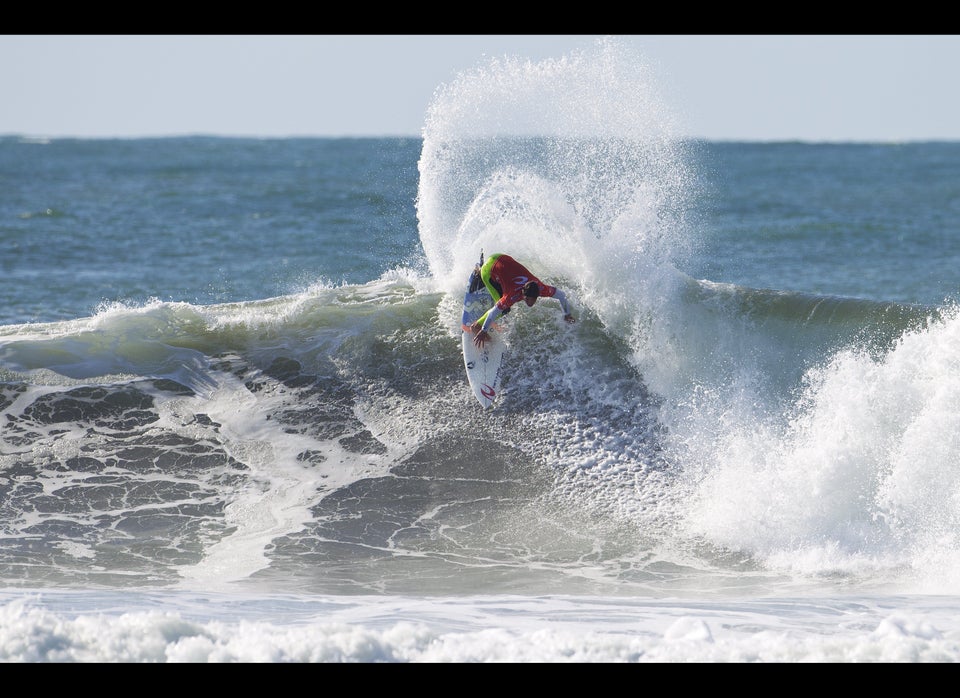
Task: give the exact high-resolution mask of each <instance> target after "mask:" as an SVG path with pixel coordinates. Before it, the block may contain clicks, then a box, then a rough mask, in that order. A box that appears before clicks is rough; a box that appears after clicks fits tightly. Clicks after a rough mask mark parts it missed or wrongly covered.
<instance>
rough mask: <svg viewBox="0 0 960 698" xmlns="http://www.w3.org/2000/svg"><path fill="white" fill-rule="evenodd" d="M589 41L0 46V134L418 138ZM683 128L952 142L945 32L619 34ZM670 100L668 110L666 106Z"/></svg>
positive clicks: (42, 42) (954, 92)
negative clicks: (481, 79)
mask: <svg viewBox="0 0 960 698" xmlns="http://www.w3.org/2000/svg"><path fill="white" fill-rule="evenodd" d="M597 38H598V37H597V36H593V35H520V34H517V35H441V34H437V35H310V36H302V35H297V36H295V35H255V36H238V35H212V36H211V35H207V36H204V35H108V36H93V35H76V36H71V35H53V36H47V35H0V134H7V135H9V134H23V135H29V136H80V137H113V136H119V137H130V136H162V135H188V134H212V135H225V136H344V135H347V136H351V135H356V136H393V135H407V136H419V135H421V132H422V129H423V126H424V122H425V116H426V113H427V109H428V107H429V105H430V103H431V99H432V97H433V94H434V91H435V90H436V89H437V88H438V87H439V86H441V85H442V84H445V83H451V82H453V81H454V80H455V78H456V76H457V75H458V73H460V72H463V71H471V70H474V69H476V68H477V67H479V66H482V65H484V64H485V63H486V62H487V61H488V60H489V59H490V58H494V57H495V58H503V57H505V56H511V57H518V58H522V59H529V60H531V61H534V62H537V61H541V60H544V59H551V58H552V59H559V58H562V57H563V56H565V55H567V54H569V53H570V52H572V51H577V50H586V49H590V48H591V47H592V46H593V45H594V44H595V43H596V40H597ZM620 40H621V41H623V42H624V43H625V44H627V45H629V46H630V48H631V49H633V50H634V51H636V52H637V53H638V54H639V55H640V56H642V58H643V60H644V61H645V62H646V63H647V64H648V65H649V67H650V69H651V70H652V71H653V72H654V74H655V75H656V76H657V84H658V85H659V86H660V88H661V89H662V91H663V92H664V94H666V95H668V96H669V99H670V100H671V107H672V108H675V109H676V110H677V111H679V112H682V115H683V125H682V130H683V131H684V133H682V134H680V135H687V136H693V137H703V138H709V139H736V140H781V139H800V140H811V141H823V140H828V141H848V140H854V141H868V140H873V141H901V140H926V139H944V140H956V139H960V77H958V75H960V36H954V35H944V36H931V35H915V36H914V35H883V36H870V35H850V36H841V35H823V36H820V35H747V36H732V35H627V36H623V37H621V39H620ZM674 102H675V103H674Z"/></svg>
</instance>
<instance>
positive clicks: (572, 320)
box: [563, 315, 577, 325]
mask: <svg viewBox="0 0 960 698" xmlns="http://www.w3.org/2000/svg"><path fill="white" fill-rule="evenodd" d="M563 319H564V320H566V322H567V323H568V324H570V325H572V324H573V323H575V322H576V321H577V319H576V318H575V317H573V315H564V316H563Z"/></svg>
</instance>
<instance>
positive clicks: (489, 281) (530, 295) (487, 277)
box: [471, 253, 576, 349]
mask: <svg viewBox="0 0 960 698" xmlns="http://www.w3.org/2000/svg"><path fill="white" fill-rule="evenodd" d="M480 278H481V279H483V284H484V286H486V287H487V290H488V291H489V292H490V295H491V296H492V297H493V300H494V306H493V307H492V308H490V310H488V311H487V312H485V313H484V314H483V315H481V316H480V318H479V319H478V320H477V321H476V322H475V323H473V326H472V328H471V329H472V330H473V333H474V337H473V343H474V344H476V345H477V346H478V347H480V348H481V349H482V348H483V345H484V342H486V341H487V340H489V339H490V335H489V334H488V333H487V328H488V327H490V324H491V323H492V322H493V321H494V320H496V319H497V318H498V317H500V316H501V315H503V314H504V313H508V312H510V308H511V307H512V306H513V304H514V303H516V302H518V301H520V300H521V299H522V300H523V301H524V302H525V303H526V304H527V307H530V308H532V307H533V304H534V303H536V302H537V298H540V297H541V296H543V297H544V298H556V299H557V300H558V301H560V307H561V308H562V309H563V319H564V320H566V321H567V322H571V323H572V322H576V320H575V319H574V317H573V314H572V313H571V312H570V304H569V303H568V302H567V297H566V295H564V293H563V291H561V290H560V289H559V288H557V287H556V286H550V285H548V284H545V283H543V282H542V281H540V279H538V278H537V277H535V276H534V275H533V274H531V273H530V271H529V270H528V269H527V268H526V267H525V266H523V265H522V264H520V262H518V261H517V260H515V259H514V258H513V257H511V256H510V255H506V254H500V253H497V254H492V255H490V257H488V258H487V261H486V262H484V263H483V266H482V267H480Z"/></svg>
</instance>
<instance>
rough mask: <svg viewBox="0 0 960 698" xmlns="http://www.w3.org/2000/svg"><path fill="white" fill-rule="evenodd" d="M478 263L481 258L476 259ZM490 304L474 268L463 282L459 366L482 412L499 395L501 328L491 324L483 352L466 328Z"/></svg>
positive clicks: (477, 271) (502, 341)
mask: <svg viewBox="0 0 960 698" xmlns="http://www.w3.org/2000/svg"><path fill="white" fill-rule="evenodd" d="M480 259H481V261H482V260H483V256H482V255H481V257H480ZM492 305H493V297H492V296H491V295H490V292H489V291H488V290H487V287H486V286H484V285H483V280H482V279H481V278H480V265H479V264H478V265H476V266H475V267H474V269H473V272H472V273H471V274H470V280H469V281H468V282H467V291H466V293H464V295H463V316H462V318H461V321H460V326H461V329H462V336H461V343H462V344H463V365H464V366H465V367H466V369H467V381H468V382H469V383H470V388H471V389H472V390H473V394H474V395H475V396H476V397H477V402H479V403H480V406H481V407H483V408H484V409H489V408H491V407H493V403H494V401H495V400H496V399H497V397H498V396H499V394H500V383H501V380H502V378H503V374H502V369H503V354H504V352H505V351H506V344H505V342H504V336H503V329H502V328H501V327H500V326H499V325H497V323H494V324H493V325H492V326H491V327H490V328H489V329H488V333H489V334H490V341H489V342H485V343H484V345H483V349H478V348H477V347H476V345H475V344H474V343H473V331H472V330H471V329H470V326H471V325H473V323H474V322H476V320H477V319H478V318H479V317H480V316H481V315H483V314H484V313H485V312H487V310H489V309H490V307H491V306H492Z"/></svg>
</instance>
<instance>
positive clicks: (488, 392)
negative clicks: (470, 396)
mask: <svg viewBox="0 0 960 698" xmlns="http://www.w3.org/2000/svg"><path fill="white" fill-rule="evenodd" d="M480 394H481V395H483V396H484V397H485V398H487V399H488V400H493V398H495V397H496V396H497V391H496V389H494V388H492V387H491V386H489V385H487V384H486V383H484V384H483V387H481V388H480Z"/></svg>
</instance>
